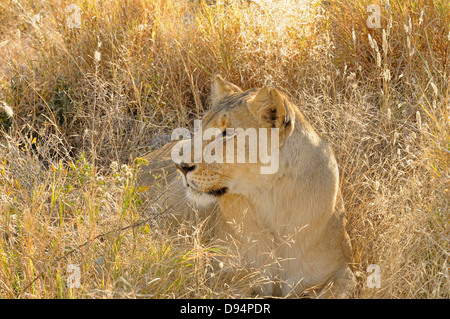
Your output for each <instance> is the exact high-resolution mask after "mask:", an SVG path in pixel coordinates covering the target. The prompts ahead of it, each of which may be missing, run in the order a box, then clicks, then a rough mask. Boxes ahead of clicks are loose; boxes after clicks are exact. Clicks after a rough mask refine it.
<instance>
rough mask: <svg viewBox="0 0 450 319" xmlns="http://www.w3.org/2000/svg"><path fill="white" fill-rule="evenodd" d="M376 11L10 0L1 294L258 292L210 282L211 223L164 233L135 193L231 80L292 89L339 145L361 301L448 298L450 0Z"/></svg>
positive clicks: (288, 1)
mask: <svg viewBox="0 0 450 319" xmlns="http://www.w3.org/2000/svg"><path fill="white" fill-rule="evenodd" d="M373 2H375V3H378V4H379V6H380V8H381V12H380V13H381V28H379V29H370V28H368V27H367V18H368V16H369V14H370V13H367V12H366V8H367V6H368V5H369V4H371V3H373ZM373 2H372V1H364V0H357V1H314V0H313V1H294V0H278V1H268V0H258V1H256V0H254V1H237V0H229V1H210V2H208V3H207V2H205V1H174V0H173V1H172V0H166V1H163V0H134V1H127V0H119V1H94V0H85V1H74V0H72V1H58V0H55V1H36V0H28V1H13V0H5V1H3V2H2V3H1V4H0V34H1V40H0V101H2V102H4V103H6V104H5V105H7V106H3V108H4V109H5V108H7V107H10V108H11V110H12V111H13V113H14V114H13V116H12V117H10V116H8V113H7V112H3V113H1V118H0V123H1V125H2V127H3V134H2V138H1V142H0V144H1V146H0V166H1V172H0V173H1V174H0V195H1V201H0V207H1V214H0V233H1V236H0V256H1V265H0V296H1V297H3V298H44V297H46V298H55V297H60V298H66V297H69V298H84V297H129V298H133V297H160V298H175V297H177V298H179V297H194V298H209V297H235V296H238V295H236V294H235V291H237V289H236V288H238V287H240V286H245V285H247V284H248V282H251V281H254V280H259V279H258V278H257V276H256V277H255V276H254V277H252V276H249V278H241V279H234V280H231V282H230V281H229V280H225V279H224V278H223V277H224V276H222V275H221V274H218V273H214V272H213V271H212V267H211V264H212V262H213V261H214V259H215V258H216V257H217V256H219V255H221V254H222V251H221V250H220V248H219V247H213V246H211V245H210V244H209V243H208V241H207V240H205V238H204V237H205V236H204V232H205V231H206V230H205V229H204V227H203V226H202V225H197V227H196V228H195V229H181V230H179V231H178V233H177V234H175V235H174V234H166V233H164V232H161V231H156V230H155V226H154V223H153V222H152V221H151V220H147V219H146V218H147V216H146V215H145V213H144V212H142V209H141V205H140V200H139V192H140V191H142V189H140V188H139V186H138V185H136V180H135V173H136V170H137V168H138V166H139V162H134V158H135V157H137V156H140V155H142V154H143V153H145V152H146V151H148V150H149V149H154V148H157V147H159V146H160V145H161V144H162V143H164V142H165V141H167V134H169V133H170V132H171V130H172V129H173V128H175V127H180V126H188V127H189V126H191V125H192V121H193V119H195V118H197V117H199V116H201V115H202V114H203V112H204V110H205V109H206V108H207V107H208V94H209V86H210V79H211V75H212V74H213V73H216V72H220V73H222V74H223V75H224V76H225V77H226V78H227V79H228V80H230V81H232V82H234V83H235V84H237V85H239V86H241V87H242V88H244V89H248V88H251V87H254V86H261V85H272V86H275V87H277V88H281V89H282V90H284V91H285V92H286V93H288V94H289V95H290V96H291V97H292V99H293V101H294V102H296V103H297V105H298V106H299V108H300V109H301V110H302V112H303V113H304V114H305V115H306V116H307V118H308V119H309V120H310V121H311V122H312V123H313V125H314V127H315V128H316V129H317V130H318V131H319V132H320V133H321V134H322V135H323V136H324V137H325V138H326V139H328V140H329V141H330V142H331V144H332V145H333V148H334V150H335V153H336V156H337V159H338V162H339V164H340V171H341V187H342V190H343V195H344V200H345V204H346V208H347V211H348V231H349V234H350V237H351V239H352V243H353V251H354V262H355V268H356V269H358V270H359V272H360V274H361V277H362V278H361V280H360V287H359V289H358V294H357V297H361V298H449V297H450V279H449V273H448V268H449V250H450V249H449V238H450V231H449V155H450V154H449V152H450V151H449V149H450V148H449V127H448V120H449V84H448V83H449V71H450V70H449V63H450V56H449V55H450V46H449V45H450V27H449V25H450V4H449V3H448V2H447V1H433V0H405V1H394V0H391V1H387V2H386V1H378V2H376V1H373ZM73 3H75V4H77V5H78V6H79V8H80V9H81V12H82V14H81V19H80V22H81V27H80V28H69V27H68V25H67V18H68V16H69V15H70V14H73V12H72V13H71V12H66V8H67V6H68V5H70V4H73ZM2 105H3V104H2ZM142 221H144V222H142ZM133 224H137V227H130V228H127V227H128V226H129V225H133ZM101 234H105V235H104V236H102V235H101ZM229 262H233V258H232V256H230V261H229ZM70 264H76V265H79V266H80V269H81V287H80V288H68V287H67V285H66V281H67V278H68V277H69V276H70V274H71V273H70V270H68V266H69V265H70ZM370 264H376V265H378V266H379V267H380V270H381V287H380V288H370V287H369V286H368V285H367V282H366V279H369V280H370V278H371V277H370V275H371V274H370V273H368V272H367V267H368V265H370Z"/></svg>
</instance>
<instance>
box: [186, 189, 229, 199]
mask: <svg viewBox="0 0 450 319" xmlns="http://www.w3.org/2000/svg"><path fill="white" fill-rule="evenodd" d="M190 189H191V191H193V192H194V193H197V194H199V195H211V196H214V197H220V196H222V195H224V194H225V193H227V192H228V187H222V188H219V189H212V190H210V191H207V192H203V191H201V190H199V189H196V188H193V187H190Z"/></svg>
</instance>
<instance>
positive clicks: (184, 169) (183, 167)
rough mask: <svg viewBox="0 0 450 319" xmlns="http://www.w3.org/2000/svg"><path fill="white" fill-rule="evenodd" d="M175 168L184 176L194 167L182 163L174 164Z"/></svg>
mask: <svg viewBox="0 0 450 319" xmlns="http://www.w3.org/2000/svg"><path fill="white" fill-rule="evenodd" d="M175 166H176V167H177V168H178V169H179V170H180V171H181V172H182V173H183V174H184V175H186V174H187V173H188V172H190V171H192V170H194V169H195V165H194V164H192V165H190V164H187V163H184V162H181V163H179V164H178V163H176V164H175Z"/></svg>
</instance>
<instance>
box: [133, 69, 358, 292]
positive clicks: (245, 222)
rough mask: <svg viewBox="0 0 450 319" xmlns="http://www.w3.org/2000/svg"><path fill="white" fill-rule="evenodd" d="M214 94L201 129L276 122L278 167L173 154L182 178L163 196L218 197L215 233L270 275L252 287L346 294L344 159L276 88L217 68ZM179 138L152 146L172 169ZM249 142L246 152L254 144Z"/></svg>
mask: <svg viewBox="0 0 450 319" xmlns="http://www.w3.org/2000/svg"><path fill="white" fill-rule="evenodd" d="M211 102H212V106H211V108H210V109H209V110H208V111H207V112H206V114H205V115H204V117H203V129H204V130H206V129H208V128H211V127H215V128H219V129H220V131H221V132H223V134H221V136H218V137H226V135H227V130H226V129H227V128H242V129H248V128H257V129H259V128H276V129H278V130H277V132H278V135H279V136H278V138H279V139H278V140H279V148H278V151H279V159H278V165H279V167H278V170H277V171H276V172H275V173H273V174H261V171H260V168H261V166H263V164H262V163H261V162H260V161H259V160H258V161H257V162H256V163H236V162H234V163H229V162H226V161H224V163H206V162H205V161H203V162H198V161H197V163H185V162H177V163H176V164H175V165H176V167H177V168H178V169H179V171H180V172H181V179H180V178H179V179H176V178H174V177H169V179H168V180H167V181H166V182H167V183H168V184H169V185H170V188H169V189H170V190H171V191H170V192H169V193H168V194H166V195H164V196H165V197H166V199H167V200H168V201H171V199H170V197H172V202H176V203H180V198H183V196H184V194H186V195H187V198H189V199H190V200H191V201H193V202H194V203H197V204H198V205H199V206H208V205H209V204H213V205H214V204H216V206H217V207H218V213H219V215H220V217H221V221H222V222H221V223H220V224H219V225H218V226H216V227H217V228H218V229H217V232H216V236H217V238H221V239H222V240H223V241H224V242H229V243H230V242H233V245H231V244H230V246H235V247H236V248H237V249H238V250H239V254H240V256H241V257H242V264H243V265H245V266H248V267H251V268H257V269H263V273H264V274H265V275H266V276H268V277H269V278H271V279H272V281H271V282H270V283H267V284H264V285H262V286H260V287H255V288H254V291H253V292H254V293H255V294H257V295H260V296H270V295H272V296H273V295H275V296H276V295H278V296H288V295H290V296H292V294H293V293H295V294H298V295H301V294H305V293H307V294H309V295H313V296H318V297H334V298H346V297H349V296H350V295H351V293H352V291H353V289H354V287H355V283H356V280H355V276H354V274H353V272H352V271H351V269H350V267H349V263H350V262H351V244H350V240H349V237H348V234H347V232H346V230H345V217H344V213H345V211H344V205H343V202H342V198H341V194H340V191H339V172H338V166H337V163H336V159H335V157H334V155H333V152H332V151H331V149H330V147H329V146H328V144H327V143H326V142H325V141H324V140H323V139H322V138H320V137H319V136H318V135H317V133H316V132H315V131H314V129H313V128H312V126H311V125H310V124H309V123H308V122H307V120H306V119H305V117H304V116H303V115H302V113H301V112H300V110H299V109H298V107H297V106H295V105H294V104H293V103H292V102H291V100H290V99H289V98H288V97H287V96H286V95H285V94H283V93H282V92H280V91H279V90H277V89H273V88H268V87H264V88H262V89H251V90H248V91H245V92H243V91H242V90H241V89H240V88H239V87H237V86H236V85H234V84H231V83H229V82H227V81H225V80H224V79H223V78H222V77H220V76H215V78H214V79H213V84H212V92H211ZM226 138H231V139H232V138H236V136H230V137H226ZM184 142H186V141H184ZM235 144H236V143H235ZM227 145H228V144H227ZM173 146H174V143H171V144H169V145H167V146H166V147H165V148H163V149H161V150H159V151H157V153H154V154H151V155H150V156H149V157H148V158H149V159H150V161H152V160H153V159H155V158H156V157H155V154H156V155H158V156H159V158H161V156H160V155H161V154H162V155H163V156H162V157H164V158H165V160H166V162H164V163H165V164H166V165H165V166H166V168H167V169H168V171H169V173H172V172H173V171H174V170H175V167H174V165H173V163H171V162H170V158H169V156H170V152H171V150H172V147H173ZM203 147H204V145H203ZM245 149H246V150H247V151H248V150H249V147H248V145H247V146H246V148H245ZM172 155H173V154H172ZM151 165H152V164H150V166H151ZM152 168H154V167H150V169H152ZM150 175H151V172H150V173H149V171H148V172H144V173H143V176H144V177H143V178H141V180H142V183H149V182H150V180H152V178H151V177H150ZM168 176H174V175H170V174H169V175H168ZM152 196H154V195H152ZM183 203H184V202H183ZM184 204H185V205H186V206H188V204H186V203H184ZM206 211H208V210H206ZM210 212H212V209H210ZM230 238H232V239H233V241H231V240H230ZM230 249H231V248H230Z"/></svg>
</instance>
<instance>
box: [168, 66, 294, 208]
mask: <svg viewBox="0 0 450 319" xmlns="http://www.w3.org/2000/svg"><path fill="white" fill-rule="evenodd" d="M211 104H212V105H211V108H210V109H209V110H208V111H207V112H206V113H205V115H204V116H203V119H202V121H201V127H200V129H197V131H196V133H197V135H196V134H195V133H194V138H189V139H185V140H183V141H180V142H179V143H178V144H177V146H178V147H174V149H173V151H172V155H173V156H172V159H173V160H174V162H175V164H176V166H177V168H178V169H179V170H180V172H181V173H182V174H181V175H182V178H183V183H184V185H185V186H186V189H187V195H188V197H189V198H190V199H191V200H192V201H194V202H195V203H197V204H200V205H207V204H210V203H214V202H215V201H216V199H217V198H218V197H221V196H224V195H225V194H248V192H251V190H252V189H254V188H257V187H259V186H260V185H261V184H262V183H263V181H264V180H267V179H268V178H269V177H268V175H273V174H276V173H277V169H278V161H279V159H278V155H279V151H280V149H282V148H283V146H284V145H285V143H286V140H287V139H288V138H289V136H290V135H291V134H292V132H293V130H294V125H295V115H296V113H295V112H294V107H293V105H292V103H291V101H290V100H289V98H288V97H287V96H286V95H285V94H283V93H282V92H280V91H278V90H277V89H273V88H268V87H264V88H261V89H258V88H254V89H250V90H247V91H243V90H242V89H240V88H239V87H237V86H236V85H234V84H232V83H229V82H227V81H225V80H224V79H223V78H222V77H221V76H219V75H217V76H215V78H214V80H213V83H212V90H211ZM180 154H183V157H180V156H179V155H180ZM174 158H175V159H174Z"/></svg>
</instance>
